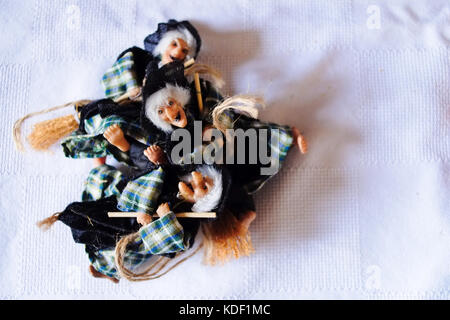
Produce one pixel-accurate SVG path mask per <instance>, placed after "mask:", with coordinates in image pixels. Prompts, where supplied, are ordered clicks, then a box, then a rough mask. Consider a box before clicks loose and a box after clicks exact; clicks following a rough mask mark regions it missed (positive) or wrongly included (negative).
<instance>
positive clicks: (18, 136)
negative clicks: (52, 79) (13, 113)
mask: <svg viewBox="0 0 450 320" xmlns="http://www.w3.org/2000/svg"><path fill="white" fill-rule="evenodd" d="M89 102H91V100H77V101H73V102H69V103H66V104H63V105H60V106H56V107H51V108H48V109H44V110H41V111H36V112H31V113H29V114H27V115H25V116H24V117H22V118H20V119H18V120H17V121H16V122H15V123H14V126H13V139H14V144H15V146H16V149H17V150H19V151H21V152H24V151H25V147H24V145H23V143H22V124H23V123H24V122H25V120H27V119H29V118H32V117H34V116H37V115H40V114H45V113H49V112H52V111H55V110H59V109H63V108H67V107H69V106H75V108H76V109H77V112H78V109H79V108H80V107H82V106H84V105H86V104H88V103H89ZM67 119H68V118H67ZM54 120H56V119H54ZM66 121H69V120H66ZM69 123H71V124H72V125H73V122H72V121H69ZM59 130H60V129H59ZM72 131H73V130H72ZM59 132H60V134H62V133H64V132H65V131H64V130H61V131H59ZM69 133H70V132H69ZM43 136H44V137H45V136H46V133H44V135H43ZM48 138H49V137H47V138H45V139H44V140H41V138H38V135H36V134H35V135H34V138H33V139H36V140H34V141H46V140H47V139H48ZM56 141H58V139H57V140H56ZM56 141H55V142H56ZM53 143H54V142H53ZM38 145H39V144H38ZM44 145H45V143H44ZM38 148H39V147H38ZM47 149H48V147H47ZM37 150H42V149H37ZM44 150H45V148H44Z"/></svg>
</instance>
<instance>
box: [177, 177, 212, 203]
mask: <svg viewBox="0 0 450 320" xmlns="http://www.w3.org/2000/svg"><path fill="white" fill-rule="evenodd" d="M213 186H214V182H213V179H212V178H211V177H208V176H203V175H202V174H201V173H200V172H197V171H193V172H191V176H190V179H189V181H188V182H184V181H180V182H179V183H178V191H179V192H180V195H181V196H182V197H183V198H184V199H185V200H186V201H188V202H190V203H194V202H196V201H198V200H199V199H201V198H203V197H204V196H206V195H207V194H208V193H209V192H210V191H211V189H212V188H213Z"/></svg>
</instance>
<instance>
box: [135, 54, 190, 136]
mask: <svg viewBox="0 0 450 320" xmlns="http://www.w3.org/2000/svg"><path fill="white" fill-rule="evenodd" d="M190 99H191V93H190V89H189V84H188V82H187V80H186V78H185V77H184V67H183V65H182V64H181V63H179V62H172V63H170V64H167V65H165V66H163V67H162V68H160V69H158V67H157V65H156V64H155V63H152V64H151V65H149V66H148V68H147V81H146V83H145V85H144V88H143V110H142V119H143V125H144V127H146V124H147V127H148V124H149V123H150V124H151V125H153V126H154V127H156V128H158V129H159V130H162V131H164V132H165V133H170V132H172V131H173V130H174V129H175V128H184V127H186V126H187V124H188V116H187V111H186V105H187V104H188V103H189V101H190Z"/></svg>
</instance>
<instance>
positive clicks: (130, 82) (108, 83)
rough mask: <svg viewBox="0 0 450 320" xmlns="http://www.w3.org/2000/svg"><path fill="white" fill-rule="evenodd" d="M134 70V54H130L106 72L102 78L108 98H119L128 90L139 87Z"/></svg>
mask: <svg viewBox="0 0 450 320" xmlns="http://www.w3.org/2000/svg"><path fill="white" fill-rule="evenodd" d="M133 68H134V60H133V53H132V52H128V53H126V54H124V55H123V56H122V57H120V58H119V59H118V60H117V61H116V62H115V63H114V64H113V66H112V67H111V68H109V69H108V70H107V71H106V73H105V74H104V75H103V78H102V85H103V89H104V90H105V96H106V97H107V98H111V99H115V98H118V97H120V96H121V95H123V94H124V93H126V92H127V91H128V90H131V89H133V88H138V87H139V85H138V82H137V79H136V75H135V73H134V71H133Z"/></svg>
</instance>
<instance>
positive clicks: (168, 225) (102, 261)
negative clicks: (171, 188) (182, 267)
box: [89, 212, 187, 278]
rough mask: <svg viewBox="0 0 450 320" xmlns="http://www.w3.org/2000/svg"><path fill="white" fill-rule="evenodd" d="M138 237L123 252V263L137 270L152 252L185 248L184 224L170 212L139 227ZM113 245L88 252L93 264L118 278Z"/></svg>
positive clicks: (106, 273)
mask: <svg viewBox="0 0 450 320" xmlns="http://www.w3.org/2000/svg"><path fill="white" fill-rule="evenodd" d="M138 234H139V235H138V237H137V238H136V240H135V241H134V243H132V244H131V245H130V248H132V249H130V250H128V251H127V252H126V254H125V257H124V261H125V266H126V267H127V268H129V269H133V270H136V269H138V268H139V267H140V266H141V265H142V264H143V263H145V262H146V261H148V260H149V259H150V258H151V257H152V256H154V255H162V254H170V253H176V252H180V251H184V250H186V248H187V246H186V245H185V243H184V241H183V240H184V231H183V227H182V226H181V225H180V223H179V222H178V220H177V218H176V217H175V214H174V213H173V212H170V213H168V214H167V215H165V216H163V217H162V218H159V219H158V220H155V221H153V222H152V223H150V224H148V225H146V226H144V227H142V228H141V229H140V230H139V232H138ZM114 255H115V253H114V249H105V250H99V251H96V252H92V253H90V254H89V260H90V261H91V264H92V265H93V266H94V268H95V269H96V270H97V271H99V272H101V273H103V274H105V275H107V276H109V277H114V278H119V275H118V272H117V269H116V265H115V262H114Z"/></svg>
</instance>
